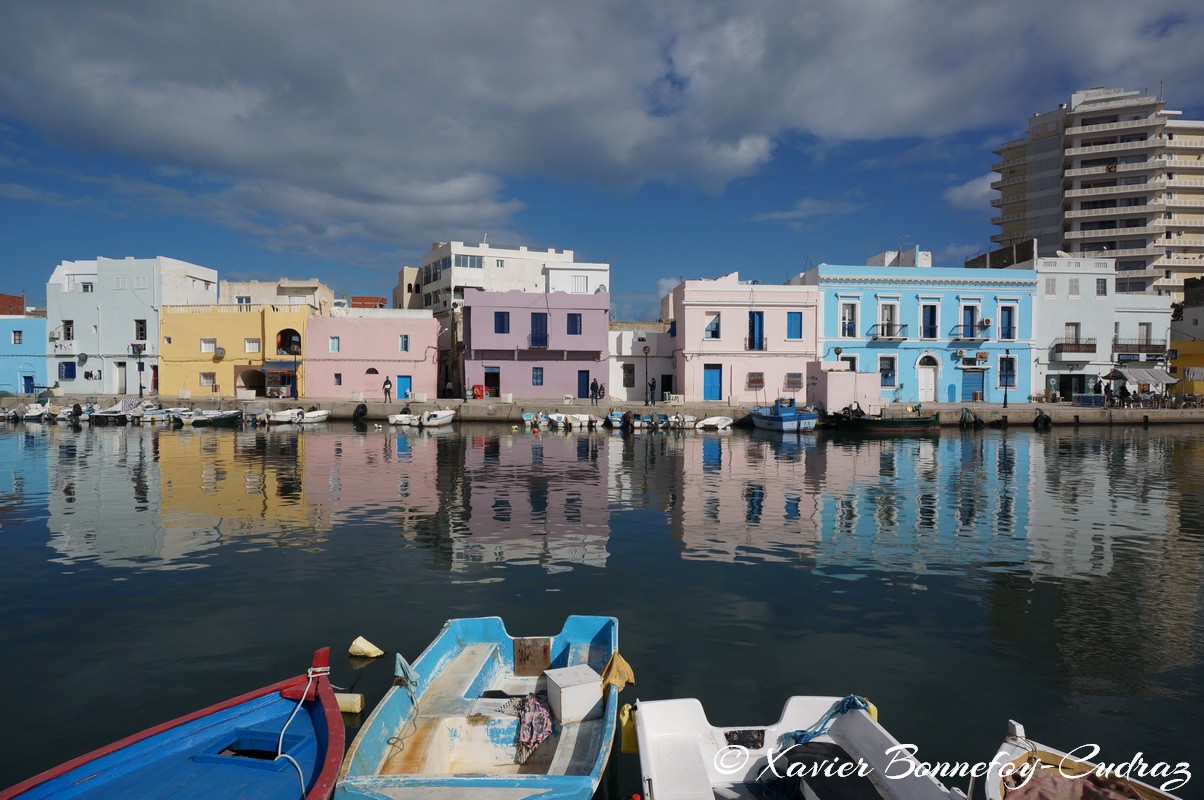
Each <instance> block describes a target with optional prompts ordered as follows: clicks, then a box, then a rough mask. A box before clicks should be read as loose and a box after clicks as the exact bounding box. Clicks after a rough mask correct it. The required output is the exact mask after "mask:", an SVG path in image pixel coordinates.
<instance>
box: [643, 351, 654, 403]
mask: <svg viewBox="0 0 1204 800" xmlns="http://www.w3.org/2000/svg"><path fill="white" fill-rule="evenodd" d="M650 352H652V348H651V347H649V346H648V345H644V386H646V387H648V389H647V391H648V400H649V401H651V400H652V388H651V387H649V386H648V354H649V353H650Z"/></svg>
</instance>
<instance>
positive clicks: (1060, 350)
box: [1052, 338, 1095, 361]
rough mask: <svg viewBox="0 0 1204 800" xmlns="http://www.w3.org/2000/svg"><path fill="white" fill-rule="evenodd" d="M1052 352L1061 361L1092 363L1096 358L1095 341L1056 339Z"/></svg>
mask: <svg viewBox="0 0 1204 800" xmlns="http://www.w3.org/2000/svg"><path fill="white" fill-rule="evenodd" d="M1052 352H1053V356H1054V357H1055V358H1056V359H1057V360H1059V361H1092V360H1094V358H1095V339H1093V338H1092V339H1083V338H1073V339H1072V338H1066V339H1054V343H1053V348H1052Z"/></svg>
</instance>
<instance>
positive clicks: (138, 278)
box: [134, 275, 150, 289]
mask: <svg viewBox="0 0 1204 800" xmlns="http://www.w3.org/2000/svg"><path fill="white" fill-rule="evenodd" d="M134 288H135V289H149V288H150V279H149V278H147V277H146V276H145V275H135V276H134Z"/></svg>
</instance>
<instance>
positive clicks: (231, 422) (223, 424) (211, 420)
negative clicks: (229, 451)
mask: <svg viewBox="0 0 1204 800" xmlns="http://www.w3.org/2000/svg"><path fill="white" fill-rule="evenodd" d="M176 420H180V422H179V424H178V425H177V427H182V426H183V425H185V424H187V425H191V426H192V427H194V428H237V427H238V426H239V425H241V424H242V412H241V411H238V410H234V411H194V412H192V416H190V417H187V418H184V417H179V416H178V417H173V418H172V423H173V424H176Z"/></svg>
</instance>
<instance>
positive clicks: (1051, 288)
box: [1045, 275, 1058, 297]
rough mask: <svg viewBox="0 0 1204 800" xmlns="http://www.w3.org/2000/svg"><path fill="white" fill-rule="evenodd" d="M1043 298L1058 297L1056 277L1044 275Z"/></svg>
mask: <svg viewBox="0 0 1204 800" xmlns="http://www.w3.org/2000/svg"><path fill="white" fill-rule="evenodd" d="M1045 296H1046V297H1057V296H1058V277H1057V276H1056V275H1046V276H1045Z"/></svg>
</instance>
